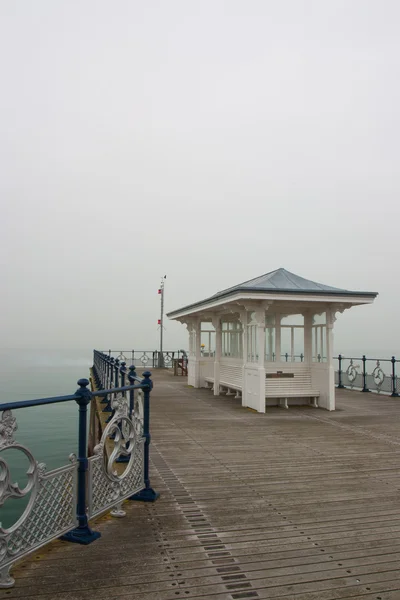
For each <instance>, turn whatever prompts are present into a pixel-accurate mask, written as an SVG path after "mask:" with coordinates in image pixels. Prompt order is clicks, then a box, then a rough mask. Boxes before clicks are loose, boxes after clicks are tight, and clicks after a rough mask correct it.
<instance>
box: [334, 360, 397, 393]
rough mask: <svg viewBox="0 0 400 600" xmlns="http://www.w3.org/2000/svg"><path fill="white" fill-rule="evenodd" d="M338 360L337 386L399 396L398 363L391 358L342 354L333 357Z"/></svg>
mask: <svg viewBox="0 0 400 600" xmlns="http://www.w3.org/2000/svg"><path fill="white" fill-rule="evenodd" d="M334 360H337V361H338V370H337V371H336V372H335V383H336V385H337V387H338V388H349V389H356V390H361V391H362V392H376V393H378V394H381V393H382V394H390V395H391V396H393V397H397V396H399V393H400V380H399V377H398V375H397V371H398V363H399V362H400V361H399V360H397V359H396V358H395V357H394V356H392V357H391V358H367V357H366V356H365V354H363V355H362V356H359V357H354V356H353V357H345V356H343V355H342V354H339V355H338V356H336V357H334Z"/></svg>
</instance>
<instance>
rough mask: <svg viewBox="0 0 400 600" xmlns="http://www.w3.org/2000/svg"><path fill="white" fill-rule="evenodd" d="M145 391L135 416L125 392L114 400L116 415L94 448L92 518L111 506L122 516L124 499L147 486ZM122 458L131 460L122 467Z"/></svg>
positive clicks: (91, 459) (91, 487)
mask: <svg viewBox="0 0 400 600" xmlns="http://www.w3.org/2000/svg"><path fill="white" fill-rule="evenodd" d="M141 391H142V390H138V391H137V392H138V393H137V395H136V398H135V406H134V410H133V413H132V414H131V415H130V414H129V403H128V399H127V398H126V397H125V396H124V395H123V394H122V393H118V394H116V395H115V397H114V398H113V400H112V403H111V405H112V408H113V409H114V411H115V412H114V416H113V417H112V419H111V420H110V422H109V423H108V425H107V427H106V428H105V429H104V431H103V435H102V437H101V440H100V442H99V444H98V445H97V446H96V447H95V448H94V456H92V457H90V458H89V516H90V517H93V516H95V515H97V514H100V513H101V512H104V511H105V510H107V509H110V508H114V509H115V510H114V511H113V514H114V515H115V516H122V512H123V511H121V508H120V507H121V502H122V501H123V500H125V499H126V498H128V497H129V496H131V495H133V494H135V493H136V492H138V491H140V490H141V489H143V487H144V473H143V464H144V463H143V460H144V454H143V443H144V439H143V423H142V422H141V413H140V394H139V392H141ZM122 457H126V458H128V460H127V461H126V462H121V463H120V466H119V467H118V466H117V464H118V459H120V458H122Z"/></svg>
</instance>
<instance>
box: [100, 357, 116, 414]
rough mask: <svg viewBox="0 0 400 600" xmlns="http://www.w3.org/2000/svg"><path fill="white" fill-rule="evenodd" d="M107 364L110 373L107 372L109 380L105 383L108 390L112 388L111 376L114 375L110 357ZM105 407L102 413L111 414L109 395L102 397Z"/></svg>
mask: <svg viewBox="0 0 400 600" xmlns="http://www.w3.org/2000/svg"><path fill="white" fill-rule="evenodd" d="M108 362H109V367H110V371H109V380H108V383H107V387H108V388H109V389H111V388H112V387H113V375H114V359H113V357H112V356H110V357H109V359H108ZM104 400H105V403H106V406H105V407H104V408H103V410H102V412H104V413H112V408H111V402H110V400H111V397H110V394H108V395H107V396H105V397H104ZM106 423H107V421H106Z"/></svg>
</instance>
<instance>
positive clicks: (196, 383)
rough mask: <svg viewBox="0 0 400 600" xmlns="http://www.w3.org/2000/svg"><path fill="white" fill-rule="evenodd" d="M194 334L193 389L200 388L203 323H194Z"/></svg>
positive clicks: (197, 321) (198, 320)
mask: <svg viewBox="0 0 400 600" xmlns="http://www.w3.org/2000/svg"><path fill="white" fill-rule="evenodd" d="M193 332H194V334H195V335H194V345H195V347H194V371H193V387H195V388H198V387H200V360H201V321H200V319H196V321H195V322H194V323H193Z"/></svg>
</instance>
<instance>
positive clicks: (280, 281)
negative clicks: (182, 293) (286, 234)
mask: <svg viewBox="0 0 400 600" xmlns="http://www.w3.org/2000/svg"><path fill="white" fill-rule="evenodd" d="M246 292H251V293H259V294H263V293H264V294H274V293H281V294H282V293H283V294H317V295H321V296H324V295H325V296H353V297H354V296H355V297H359V298H360V297H361V296H363V297H364V298H365V297H368V298H375V297H376V296H377V295H378V294H377V293H376V292H359V291H357V292H355V291H350V290H345V289H341V288H336V287H332V286H330V285H325V284H323V283H317V282H316V281H311V280H310V279H305V278H304V277H300V275H295V274H294V273H291V272H290V271H287V270H286V269H283V268H280V269H276V270H275V271H271V272H270V273H265V275H260V276H259V277H255V278H254V279H250V280H249V281H244V282H243V283H239V284H237V285H235V286H233V287H230V288H227V289H225V290H222V291H220V292H217V293H216V294H214V296H211V297H210V298H206V299H205V300H201V301H200V302H195V303H193V304H190V305H188V306H184V307H182V308H180V309H178V310H174V311H172V312H170V313H168V315H167V316H168V317H172V318H173V317H174V316H175V315H177V314H178V313H181V312H182V311H187V310H189V309H192V308H193V309H195V308H199V307H201V306H203V305H205V304H209V303H213V302H217V301H218V300H219V299H221V298H228V297H229V296H233V295H236V294H238V293H239V294H240V293H246Z"/></svg>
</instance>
